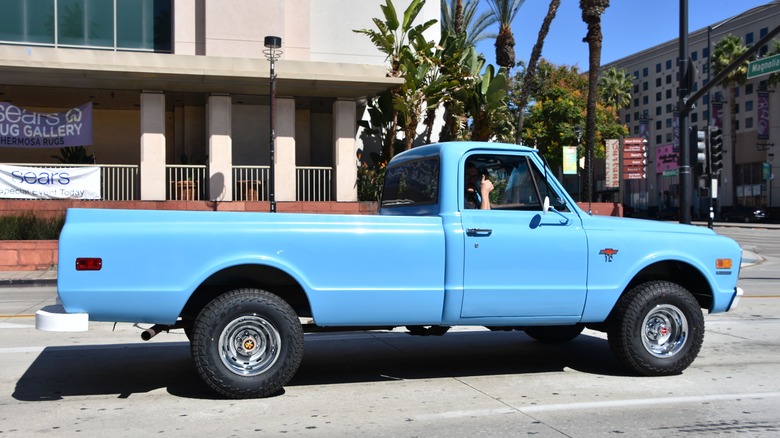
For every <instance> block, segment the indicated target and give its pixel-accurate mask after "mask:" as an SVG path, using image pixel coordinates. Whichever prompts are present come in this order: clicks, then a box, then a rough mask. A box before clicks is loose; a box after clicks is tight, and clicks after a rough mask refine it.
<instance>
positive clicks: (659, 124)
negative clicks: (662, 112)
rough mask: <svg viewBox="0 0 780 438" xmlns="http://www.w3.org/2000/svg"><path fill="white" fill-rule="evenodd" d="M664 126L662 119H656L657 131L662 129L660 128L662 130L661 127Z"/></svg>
mask: <svg viewBox="0 0 780 438" xmlns="http://www.w3.org/2000/svg"><path fill="white" fill-rule="evenodd" d="M662 126H663V125H661V121H660V120H656V121H655V130H656V131H660V130H661V128H662Z"/></svg>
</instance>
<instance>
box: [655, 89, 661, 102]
mask: <svg viewBox="0 0 780 438" xmlns="http://www.w3.org/2000/svg"><path fill="white" fill-rule="evenodd" d="M655 101H656V102H660V101H661V92H660V91H659V92H657V93H655Z"/></svg>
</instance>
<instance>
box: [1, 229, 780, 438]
mask: <svg viewBox="0 0 780 438" xmlns="http://www.w3.org/2000/svg"><path fill="white" fill-rule="evenodd" d="M716 231H717V232H719V233H722V234H726V235H729V236H731V237H733V238H735V239H736V240H737V241H738V242H740V244H741V245H742V246H743V248H745V249H749V250H750V251H752V252H755V253H756V254H758V255H759V256H761V258H762V259H763V261H761V263H759V264H757V265H754V266H750V267H747V268H743V270H742V272H741V276H740V278H741V280H740V287H742V288H743V289H744V290H745V293H746V296H745V297H744V299H743V300H742V302H741V303H740V306H739V308H738V309H736V310H735V311H733V312H729V313H725V314H717V315H707V316H706V318H705V319H706V324H707V332H706V336H705V340H704V346H703V348H702V351H701V353H700V355H699V357H698V358H697V359H696V361H694V363H693V365H691V367H690V368H688V369H687V370H686V371H685V372H684V373H683V374H681V375H679V376H672V377H635V376H632V375H630V374H628V373H627V372H626V371H625V370H624V369H623V368H622V367H621V365H620V364H619V363H618V362H617V360H616V359H615V358H614V357H613V356H612V354H611V352H610V350H609V347H608V345H607V342H606V336H605V335H604V334H602V333H599V332H594V331H589V330H586V331H585V332H584V333H583V334H582V335H581V336H580V337H578V338H577V339H575V340H574V341H572V342H570V343H568V344H562V345H548V344H542V343H538V342H535V341H533V340H531V339H530V338H529V337H527V336H526V335H525V334H523V333H520V332H490V331H487V330H486V329H474V328H457V329H455V330H453V331H451V332H449V333H447V334H446V335H445V336H443V337H413V336H409V335H407V334H406V333H404V332H403V330H400V329H399V330H395V331H392V332H390V331H376V332H345V333H335V334H334V333H326V334H307V335H306V342H305V349H306V350H305V355H304V360H303V364H302V366H301V368H300V370H299V371H298V373H297V375H296V376H295V378H294V379H293V381H292V382H291V383H290V384H289V385H287V386H286V388H285V390H284V392H283V393H282V394H279V395H278V396H275V397H271V398H267V399H258V400H225V399H222V398H220V397H218V396H216V395H215V394H214V393H212V392H210V391H209V390H208V388H207V387H206V386H205V385H204V384H203V383H201V381H200V379H199V378H198V376H197V374H196V372H195V369H194V366H193V364H192V361H191V359H190V353H189V344H188V342H187V339H186V337H185V335H184V333H183V332H181V331H174V332H171V333H168V334H166V333H162V334H160V335H159V336H157V337H155V338H154V339H153V340H151V341H149V342H143V341H141V337H140V334H141V330H140V329H139V328H137V327H133V325H131V324H117V325H116V327H114V325H113V324H108V323H92V324H91V325H90V331H89V332H85V333H45V332H39V331H36V330H35V329H34V318H32V317H31V316H30V315H32V314H33V313H34V312H35V310H37V309H38V308H40V307H42V306H43V305H46V304H51V303H52V302H53V300H54V296H55V291H54V288H39V287H20V288H5V289H0V315H2V317H0V361H2V364H3V366H2V368H1V369H0V387H1V388H2V391H0V406H2V408H1V409H0V435H2V436H33V435H35V436H37V435H39V434H45V433H48V434H54V435H59V436H71V435H78V436H85V437H91V436H95V437H97V436H100V437H104V436H127V437H130V436H133V437H136V436H148V435H151V434H175V435H177V436H183V435H190V436H246V435H255V436H308V437H336V436H338V437H344V436H353V437H366V436H372V437H448V438H450V437H493V436H501V437H504V436H527V435H534V436H541V437H591V436H609V435H623V436H643V437H656V436H657V437H661V436H664V437H665V436H680V435H682V436H713V435H715V436H733V435H738V436H751V437H754V436H777V435H778V434H780V416H778V412H780V379H778V375H777V373H778V363H780V335H778V333H780V316H778V315H780V229H761V228H747V227H743V228H735V227H730V228H721V227H716ZM144 328H146V327H144Z"/></svg>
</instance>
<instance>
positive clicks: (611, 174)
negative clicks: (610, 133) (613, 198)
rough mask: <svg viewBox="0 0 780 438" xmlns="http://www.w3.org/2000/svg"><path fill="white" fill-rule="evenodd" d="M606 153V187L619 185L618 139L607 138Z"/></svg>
mask: <svg viewBox="0 0 780 438" xmlns="http://www.w3.org/2000/svg"><path fill="white" fill-rule="evenodd" d="M606 154H607V157H606V158H607V168H606V171H607V181H606V187H612V188H615V187H620V142H618V140H607V143H606Z"/></svg>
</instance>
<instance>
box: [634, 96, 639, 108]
mask: <svg viewBox="0 0 780 438" xmlns="http://www.w3.org/2000/svg"><path fill="white" fill-rule="evenodd" d="M634 106H639V98H638V97H635V98H634Z"/></svg>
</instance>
